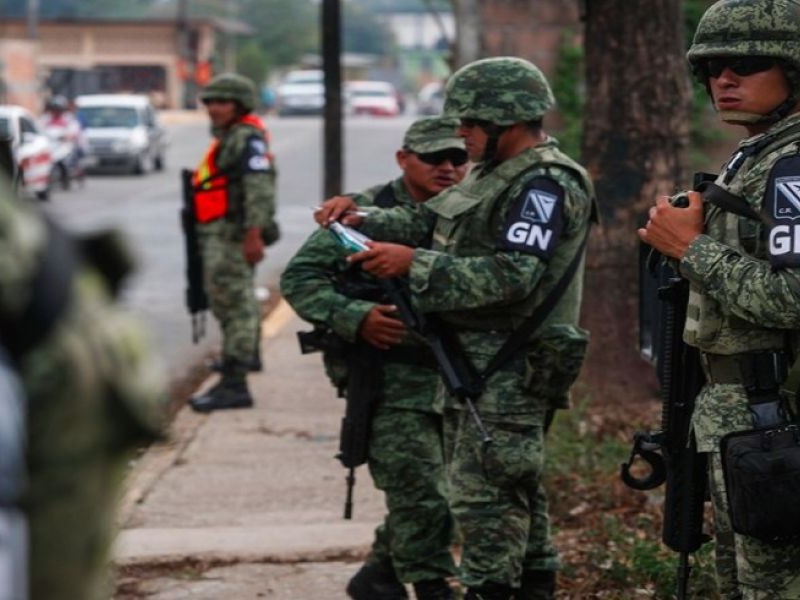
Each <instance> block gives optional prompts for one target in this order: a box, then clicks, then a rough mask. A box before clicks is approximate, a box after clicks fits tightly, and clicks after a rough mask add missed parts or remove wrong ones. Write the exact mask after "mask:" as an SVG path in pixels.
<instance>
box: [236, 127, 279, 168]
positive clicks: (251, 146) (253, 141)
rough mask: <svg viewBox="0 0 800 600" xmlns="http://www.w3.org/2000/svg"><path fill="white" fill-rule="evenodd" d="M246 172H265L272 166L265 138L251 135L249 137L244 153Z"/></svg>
mask: <svg viewBox="0 0 800 600" xmlns="http://www.w3.org/2000/svg"><path fill="white" fill-rule="evenodd" d="M242 158H243V161H244V165H243V167H244V172H245V173H263V172H264V171H269V170H270V169H271V168H272V164H271V162H270V159H269V156H268V154H267V143H266V142H265V141H264V138H262V137H260V136H257V135H251V136H250V137H249V138H247V144H246V145H245V150H244V154H243V157H242Z"/></svg>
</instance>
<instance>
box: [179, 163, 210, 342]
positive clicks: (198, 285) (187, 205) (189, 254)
mask: <svg viewBox="0 0 800 600" xmlns="http://www.w3.org/2000/svg"><path fill="white" fill-rule="evenodd" d="M181 183H182V190H183V205H182V206H181V226H182V228H183V239H184V246H185V248H186V310H188V311H189V315H190V317H191V319H192V342H194V343H195V344H196V343H197V342H198V341H199V340H200V338H202V337H203V336H204V335H205V333H206V331H205V329H206V323H205V311H206V310H208V297H207V296H206V291H205V289H204V288H203V257H202V256H201V254H200V245H199V243H198V241H197V220H196V219H195V211H194V185H193V184H192V171H190V170H189V169H183V170H181Z"/></svg>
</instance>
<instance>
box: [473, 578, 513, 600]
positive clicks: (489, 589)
mask: <svg viewBox="0 0 800 600" xmlns="http://www.w3.org/2000/svg"><path fill="white" fill-rule="evenodd" d="M513 597H514V588H512V587H511V586H508V585H503V584H502V583H494V582H492V581H488V582H486V583H484V584H482V585H479V586H474V587H470V588H469V590H467V595H466V596H464V600H511V599H512V598H513Z"/></svg>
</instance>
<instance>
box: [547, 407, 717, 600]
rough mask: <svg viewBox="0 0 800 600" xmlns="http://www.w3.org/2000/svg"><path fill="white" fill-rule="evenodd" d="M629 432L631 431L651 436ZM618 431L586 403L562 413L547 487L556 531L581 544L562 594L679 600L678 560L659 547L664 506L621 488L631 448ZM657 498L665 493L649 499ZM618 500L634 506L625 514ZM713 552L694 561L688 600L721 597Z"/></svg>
mask: <svg viewBox="0 0 800 600" xmlns="http://www.w3.org/2000/svg"><path fill="white" fill-rule="evenodd" d="M592 411H595V412H594V413H593V412H592ZM605 419H609V420H608V421H606V420H605ZM629 425H630V427H631V430H634V429H639V428H642V429H646V427H641V425H643V424H637V423H630V424H629ZM618 431H619V427H618V426H616V425H615V424H614V422H613V421H612V420H611V419H610V418H609V417H608V415H607V414H604V413H602V412H600V411H597V409H596V408H594V409H593V408H591V407H590V406H589V404H588V401H586V400H584V401H583V402H581V403H580V404H579V405H578V406H577V407H575V408H573V409H571V410H569V411H559V412H558V413H557V417H556V419H555V421H554V423H553V426H552V428H551V430H550V432H549V433H548V435H547V461H546V463H545V475H544V486H545V489H546V490H547V492H548V496H549V501H550V510H551V515H552V519H553V520H552V525H553V529H554V531H555V532H557V533H558V532H559V531H560V530H562V529H564V530H567V529H569V528H577V530H578V534H577V536H578V538H579V539H580V540H581V547H580V548H578V549H577V551H576V549H575V548H570V552H569V556H570V557H572V559H571V561H570V562H568V563H567V564H565V565H564V567H563V570H562V571H563V572H562V575H563V577H564V579H565V581H564V582H563V583H564V586H563V587H564V588H565V589H566V591H567V592H569V588H570V584H571V583H572V582H573V581H575V582H577V583H578V584H579V585H578V587H580V589H581V590H582V593H583V594H584V595H583V596H582V597H589V596H590V595H591V593H592V592H593V591H595V592H596V591H602V592H603V596H602V597H603V598H607V599H611V600H623V599H627V598H631V597H633V595H634V594H633V590H643V592H642V597H652V598H659V599H664V600H666V599H669V598H673V597H674V592H675V573H676V568H677V565H678V557H679V555H678V554H677V553H675V552H673V551H671V550H670V549H668V548H667V547H666V546H664V545H663V544H662V543H661V535H660V533H661V514H660V510H659V509H658V507H657V505H658V504H660V502H661V501H660V500H656V502H655V504H656V506H653V504H651V503H649V502H647V503H646V502H642V498H641V496H637V495H640V494H642V492H636V491H634V490H629V489H628V488H625V487H624V486H623V484H622V483H621V481H620V480H619V466H620V464H621V463H622V462H623V461H625V460H627V459H628V457H629V454H630V441H627V440H626V441H622V439H621V438H620V436H619V435H618ZM620 488H621V489H620ZM658 493H661V494H663V488H662V489H661V490H654V491H652V492H649V494H658ZM620 498H622V501H623V502H627V501H629V502H630V503H629V504H626V505H625V506H620ZM576 505H578V506H582V507H583V508H582V510H581V511H580V513H579V515H578V516H577V517H576V516H575V515H573V514H571V512H570V511H571V510H573V507H575V506H576ZM562 550H563V549H562ZM712 551H713V545H712V544H705V545H704V546H703V547H701V549H700V550H699V551H698V552H696V553H694V554H693V555H692V558H691V562H692V572H691V580H690V590H691V594H690V598H693V599H697V600H699V599H707V598H714V597H716V584H715V581H714V570H713V556H712ZM578 553H580V555H579V554H578ZM587 580H591V581H590V582H588V583H587ZM589 585H591V588H589V587H587V586H589ZM637 597H638V596H637Z"/></svg>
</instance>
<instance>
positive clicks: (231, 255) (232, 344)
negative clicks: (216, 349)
mask: <svg viewBox="0 0 800 600" xmlns="http://www.w3.org/2000/svg"><path fill="white" fill-rule="evenodd" d="M237 229H238V228H237ZM223 232H224V233H225V234H224V235H219V234H201V238H200V241H201V244H200V247H201V251H202V255H203V279H204V282H203V283H204V285H205V288H206V293H207V294H208V299H209V303H210V305H211V312H212V313H213V314H214V317H215V318H216V319H217V321H218V322H219V326H220V329H221V330H222V356H223V357H224V358H226V359H234V360H236V361H237V362H239V363H244V364H250V363H252V362H255V360H256V359H257V357H258V344H259V339H260V329H259V328H260V323H261V319H260V306H259V303H258V300H257V299H256V296H255V291H254V289H253V282H254V276H255V268H254V267H253V266H252V265H250V264H248V263H247V261H246V260H245V258H244V254H243V253H242V239H241V234H239V233H238V232H236V231H235V230H234V229H233V227H232V226H231V228H230V230H228V229H225V230H223Z"/></svg>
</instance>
